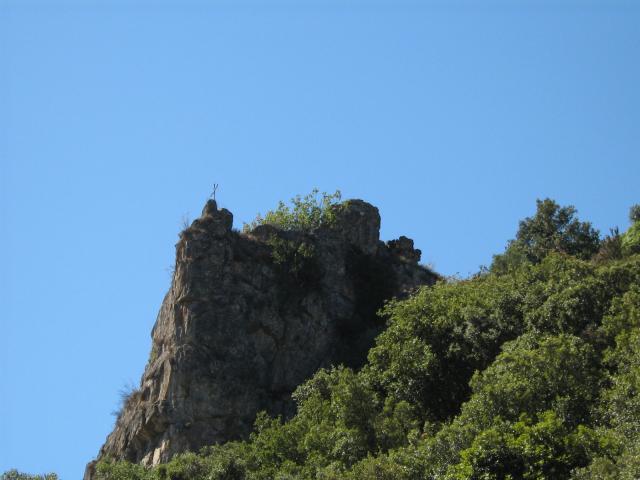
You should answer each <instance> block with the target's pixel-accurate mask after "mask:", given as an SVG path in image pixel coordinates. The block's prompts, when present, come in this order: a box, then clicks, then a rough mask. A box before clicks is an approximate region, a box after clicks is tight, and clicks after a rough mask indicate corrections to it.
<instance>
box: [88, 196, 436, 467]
mask: <svg viewBox="0 0 640 480" xmlns="http://www.w3.org/2000/svg"><path fill="white" fill-rule="evenodd" d="M336 212H337V213H336V218H335V221H334V222H332V224H331V225H329V226H324V227H321V228H318V229H315V230H313V231H307V232H301V231H281V230H278V229H277V228H275V227H272V226H269V225H262V226H259V227H257V228H255V229H254V230H253V231H251V232H249V233H239V232H237V231H234V230H232V220H233V216H232V214H231V213H230V212H229V211H228V210H226V209H218V207H217V205H216V202H215V201H213V200H210V201H209V202H208V203H207V204H206V206H205V208H204V210H203V212H202V216H201V217H200V218H198V219H197V220H195V221H194V222H193V223H192V225H191V226H190V227H189V228H187V229H186V230H185V231H184V232H182V234H181V238H180V240H179V242H178V244H177V245H176V264H175V272H174V275H173V281H172V284H171V288H170V290H169V292H168V293H167V295H166V296H165V298H164V301H163V303H162V307H161V308H160V312H159V314H158V318H157V321H156V324H155V326H154V328H153V331H152V339H153V346H152V352H151V355H150V358H149V363H148V364H147V367H146V369H145V372H144V375H143V377H142V379H141V382H140V387H139V390H137V391H135V392H133V393H132V394H131V396H130V397H129V398H128V400H127V402H126V403H125V405H124V407H123V409H122V412H121V414H120V416H119V417H118V419H117V422H116V425H115V428H114V430H113V432H112V433H111V434H110V435H109V437H108V438H107V441H106V443H105V444H104V446H103V447H102V448H101V449H100V452H99V456H98V458H104V457H111V458H115V459H126V460H129V461H132V462H139V463H143V464H147V465H153V464H157V463H161V462H165V461H167V460H169V459H170V458H171V457H172V456H173V455H174V454H176V453H178V452H183V451H185V450H197V449H199V448H200V447H202V446H204V445H208V444H213V443H217V442H224V441H227V440H231V439H237V438H243V437H246V436H247V435H248V433H249V432H250V430H251V427H252V424H253V421H254V418H255V415H256V413H257V412H258V411H260V410H266V411H268V412H269V413H271V414H282V415H283V416H285V417H288V416H290V415H291V414H292V413H293V408H294V405H293V403H292V401H291V393H292V392H293V390H294V389H295V387H296V386H298V385H299V384H300V383H302V382H303V381H304V380H305V379H307V378H309V377H310V376H311V375H312V374H313V373H314V372H315V371H316V370H318V369H319V368H321V367H327V366H329V365H332V364H339V363H343V364H346V365H349V366H353V367H358V366H359V365H361V364H362V363H363V362H364V360H365V358H366V352H367V350H368V349H369V347H370V346H371V345H372V342H373V339H374V337H375V335H376V334H377V333H379V331H380V330H381V329H382V327H383V325H382V324H381V321H380V319H378V318H377V317H376V315H375V312H376V311H377V309H378V308H379V307H380V306H381V305H382V303H383V302H384V300H386V299H389V298H392V297H394V296H402V295H404V294H405V293H406V292H408V291H409V290H411V289H413V288H415V287H417V286H419V285H423V284H431V283H433V282H434V281H435V280H436V274H434V273H433V272H431V271H429V270H427V269H425V268H423V267H421V266H420V265H419V264H418V261H419V259H420V251H419V250H415V249H414V248H413V241H412V240H410V239H408V238H406V237H400V238H399V239H398V240H392V241H390V242H387V243H386V244H385V243H383V242H381V241H380V239H379V228H380V216H379V214H378V210H377V209H376V208H375V207H373V206H372V205H370V204H368V203H366V202H363V201H361V200H350V201H347V202H344V203H342V204H341V205H340V206H339V208H337V209H336ZM93 465H94V462H92V463H90V464H89V465H88V467H87V473H86V475H85V478H89V479H90V478H91V477H92V472H93Z"/></svg>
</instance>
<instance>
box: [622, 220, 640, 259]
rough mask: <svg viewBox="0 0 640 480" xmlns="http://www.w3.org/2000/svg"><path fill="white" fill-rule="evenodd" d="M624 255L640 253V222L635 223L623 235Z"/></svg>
mask: <svg viewBox="0 0 640 480" xmlns="http://www.w3.org/2000/svg"><path fill="white" fill-rule="evenodd" d="M622 253H623V254H624V255H635V254H637V253H640V222H635V223H634V224H633V225H631V226H630V227H629V230H627V231H626V232H625V233H624V235H622Z"/></svg>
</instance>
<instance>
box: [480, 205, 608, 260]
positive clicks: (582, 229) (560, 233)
mask: <svg viewBox="0 0 640 480" xmlns="http://www.w3.org/2000/svg"><path fill="white" fill-rule="evenodd" d="M536 203H537V208H536V214H535V215H534V216H533V217H527V218H525V219H524V220H522V221H521V222H520V227H519V228H518V232H517V234H516V238H515V239H514V240H511V241H510V242H509V244H508V246H507V249H506V251H505V253H504V254H502V255H497V256H495V257H494V262H493V265H492V269H493V270H494V271H496V272H504V271H507V270H509V269H510V268H511V267H512V266H515V265H519V264H521V263H523V262H524V261H528V262H532V263H540V262H541V261H542V259H544V258H545V257H546V256H547V255H548V254H549V253H551V252H560V253H565V254H568V255H572V256H575V257H577V258H581V259H584V260H586V259H589V258H591V257H592V256H593V255H594V254H595V253H596V252H597V251H598V248H599V246H600V234H599V232H598V230H596V229H594V228H593V227H592V226H591V223H589V222H581V221H580V220H578V219H577V218H576V217H575V215H576V209H575V207H573V206H567V207H561V206H560V205H558V204H557V203H556V202H555V201H553V200H551V199H549V198H546V199H544V200H537V201H536Z"/></svg>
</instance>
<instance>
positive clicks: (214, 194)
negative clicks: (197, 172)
mask: <svg viewBox="0 0 640 480" xmlns="http://www.w3.org/2000/svg"><path fill="white" fill-rule="evenodd" d="M216 190H218V184H217V183H214V184H213V192H212V193H211V198H213V199H214V200H215V199H216Z"/></svg>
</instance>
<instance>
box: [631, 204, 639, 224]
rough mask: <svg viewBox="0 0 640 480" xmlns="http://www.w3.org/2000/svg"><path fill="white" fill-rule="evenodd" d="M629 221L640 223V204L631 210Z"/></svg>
mask: <svg viewBox="0 0 640 480" xmlns="http://www.w3.org/2000/svg"><path fill="white" fill-rule="evenodd" d="M629 221H630V222H631V223H637V222H640V204H635V205H633V206H632V207H631V208H630V209H629Z"/></svg>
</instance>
